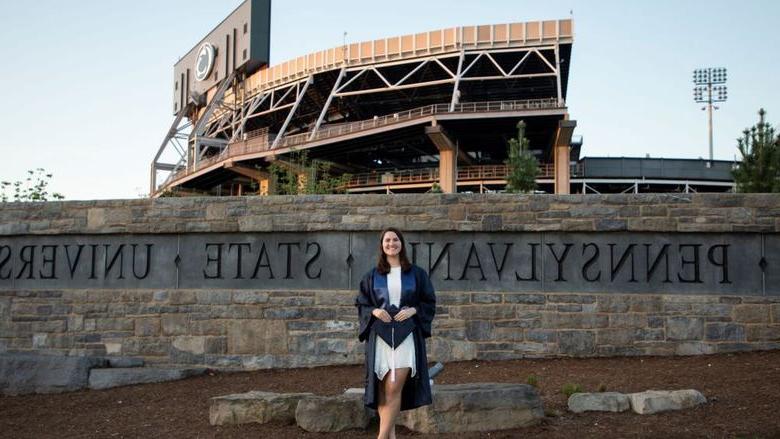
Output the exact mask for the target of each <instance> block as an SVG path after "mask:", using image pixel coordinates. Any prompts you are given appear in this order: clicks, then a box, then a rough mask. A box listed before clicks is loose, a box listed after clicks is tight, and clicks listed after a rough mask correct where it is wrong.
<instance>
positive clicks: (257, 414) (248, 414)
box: [209, 391, 314, 425]
mask: <svg viewBox="0 0 780 439" xmlns="http://www.w3.org/2000/svg"><path fill="white" fill-rule="evenodd" d="M307 396H314V394H312V393H273V392H259V391H254V392H247V393H238V394H235V395H225V396H217V397H215V398H211V400H210V402H209V423H211V425H231V424H249V423H258V424H265V423H266V422H271V421H274V422H277V421H278V422H286V423H289V424H292V423H294V422H295V409H296V408H297V407H298V401H300V400H301V398H304V397H307Z"/></svg>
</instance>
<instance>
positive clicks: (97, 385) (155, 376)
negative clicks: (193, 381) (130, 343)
mask: <svg viewBox="0 0 780 439" xmlns="http://www.w3.org/2000/svg"><path fill="white" fill-rule="evenodd" d="M205 372H206V369H205V368H189V369H181V368H176V369H162V368H151V367H129V368H125V367H118V368H110V369H92V371H91V372H90V374H89V388H90V389H96V390H97V389H110V388H112V387H119V386H130V385H133V384H147V383H161V382H163V381H175V380H180V379H183V378H188V377H192V376H197V375H202V374H204V373H205Z"/></svg>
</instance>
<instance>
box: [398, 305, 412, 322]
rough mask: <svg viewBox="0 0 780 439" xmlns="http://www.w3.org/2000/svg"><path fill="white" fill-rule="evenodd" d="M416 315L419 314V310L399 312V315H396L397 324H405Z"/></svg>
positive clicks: (409, 309) (408, 309)
mask: <svg viewBox="0 0 780 439" xmlns="http://www.w3.org/2000/svg"><path fill="white" fill-rule="evenodd" d="M415 314H417V308H404V309H402V310H401V311H398V314H396V315H395V320H396V321H397V322H403V321H404V320H406V319H408V318H409V317H411V316H413V315H415Z"/></svg>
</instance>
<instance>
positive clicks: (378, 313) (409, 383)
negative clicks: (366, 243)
mask: <svg viewBox="0 0 780 439" xmlns="http://www.w3.org/2000/svg"><path fill="white" fill-rule="evenodd" d="M355 304H356V306H357V307H358V318H359V320H360V333H359V334H358V338H359V339H360V341H367V343H366V361H365V364H366V387H365V388H366V391H365V394H364V397H363V399H364V402H365V404H366V406H367V407H370V408H372V409H375V410H377V411H378V412H379V436H378V437H379V439H388V438H389V439H393V438H395V420H396V418H397V417H398V413H399V411H400V410H409V409H413V408H417V407H420V406H423V405H427V404H430V403H431V385H430V380H429V378H428V362H427V359H426V353H425V341H424V339H425V338H428V337H430V336H431V322H432V321H433V315H434V313H435V311H436V296H435V295H434V293H433V285H431V281H430V279H429V278H428V274H427V273H426V272H425V271H424V270H423V269H422V268H420V267H418V266H416V265H412V263H411V262H409V259H408V258H407V256H406V245H405V242H404V239H403V235H401V232H400V231H399V230H398V229H395V228H392V227H390V228H387V229H385V230H383V231H382V234H381V235H380V240H379V256H378V261H377V266H376V267H375V268H373V269H371V271H369V272H368V273H367V274H366V275H365V276H364V277H363V280H362V281H361V282H360V293H359V295H358V297H357V300H356V301H355Z"/></svg>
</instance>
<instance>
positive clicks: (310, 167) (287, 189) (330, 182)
mask: <svg viewBox="0 0 780 439" xmlns="http://www.w3.org/2000/svg"><path fill="white" fill-rule="evenodd" d="M268 171H269V173H270V174H271V176H272V178H273V179H274V187H275V188H276V193H277V194H279V195H304V194H335V193H342V192H344V188H345V187H346V184H347V182H348V181H349V179H350V178H351V175H350V174H342V175H340V176H333V175H331V174H330V164H329V163H326V162H323V161H320V160H309V158H308V154H307V152H306V151H300V152H299V151H293V152H292V153H291V154H290V159H289V161H287V163H285V164H278V163H276V162H273V163H271V165H270V166H269V167H268Z"/></svg>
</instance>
